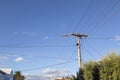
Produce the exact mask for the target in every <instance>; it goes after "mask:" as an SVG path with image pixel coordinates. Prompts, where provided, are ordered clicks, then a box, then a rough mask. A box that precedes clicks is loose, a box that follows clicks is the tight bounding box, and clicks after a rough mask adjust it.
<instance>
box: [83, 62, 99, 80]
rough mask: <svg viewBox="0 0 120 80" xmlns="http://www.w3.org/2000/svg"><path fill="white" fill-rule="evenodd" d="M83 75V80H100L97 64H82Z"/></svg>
mask: <svg viewBox="0 0 120 80" xmlns="http://www.w3.org/2000/svg"><path fill="white" fill-rule="evenodd" d="M83 74H84V75H83V76H84V79H85V80H100V78H99V65H98V63H97V62H95V61H90V62H87V63H86V64H84V67H83Z"/></svg>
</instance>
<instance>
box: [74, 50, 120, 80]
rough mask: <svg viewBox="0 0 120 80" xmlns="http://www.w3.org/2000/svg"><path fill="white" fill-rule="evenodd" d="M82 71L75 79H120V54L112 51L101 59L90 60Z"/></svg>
mask: <svg viewBox="0 0 120 80" xmlns="http://www.w3.org/2000/svg"><path fill="white" fill-rule="evenodd" d="M80 71H82V74H81V73H80ZM80 71H79V72H78V73H77V77H76V78H73V80H79V77H82V78H81V80H120V55H116V54H115V53H114V52H112V53H110V54H108V55H107V56H106V57H104V58H102V59H101V60H100V61H97V62H96V61H89V62H87V63H84V64H83V68H82V69H81V70H80Z"/></svg>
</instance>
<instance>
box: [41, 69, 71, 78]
mask: <svg viewBox="0 0 120 80" xmlns="http://www.w3.org/2000/svg"><path fill="white" fill-rule="evenodd" d="M43 73H44V74H45V75H46V77H54V78H59V77H65V76H67V75H68V74H70V72H69V71H68V70H57V69H50V68H47V69H44V70H43Z"/></svg>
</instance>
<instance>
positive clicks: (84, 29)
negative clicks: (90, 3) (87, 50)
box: [82, 1, 111, 33]
mask: <svg viewBox="0 0 120 80" xmlns="http://www.w3.org/2000/svg"><path fill="white" fill-rule="evenodd" d="M109 3H111V1H109ZM109 3H108V4H109ZM108 7H109V5H107V7H106V8H108ZM100 9H101V6H99V7H98V8H97V10H98V11H99V10H100ZM104 10H105V8H103V9H102V11H101V12H104ZM94 16H95V12H94ZM96 16H97V17H96V19H95V21H96V20H97V19H98V18H99V17H100V16H101V13H99V14H98V15H96ZM90 20H91V18H90ZM95 21H92V22H91V24H90V25H88V26H87V27H85V28H83V29H82V31H83V32H84V31H86V30H87V29H89V27H90V26H91V25H92V24H93V23H94V22H95ZM84 33H86V32H84Z"/></svg>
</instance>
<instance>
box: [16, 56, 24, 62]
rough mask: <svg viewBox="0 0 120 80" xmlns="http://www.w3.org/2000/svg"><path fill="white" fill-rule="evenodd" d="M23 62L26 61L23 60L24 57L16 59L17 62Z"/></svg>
mask: <svg viewBox="0 0 120 80" xmlns="http://www.w3.org/2000/svg"><path fill="white" fill-rule="evenodd" d="M22 61H24V59H23V58H22V57H17V58H16V59H15V62H22Z"/></svg>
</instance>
